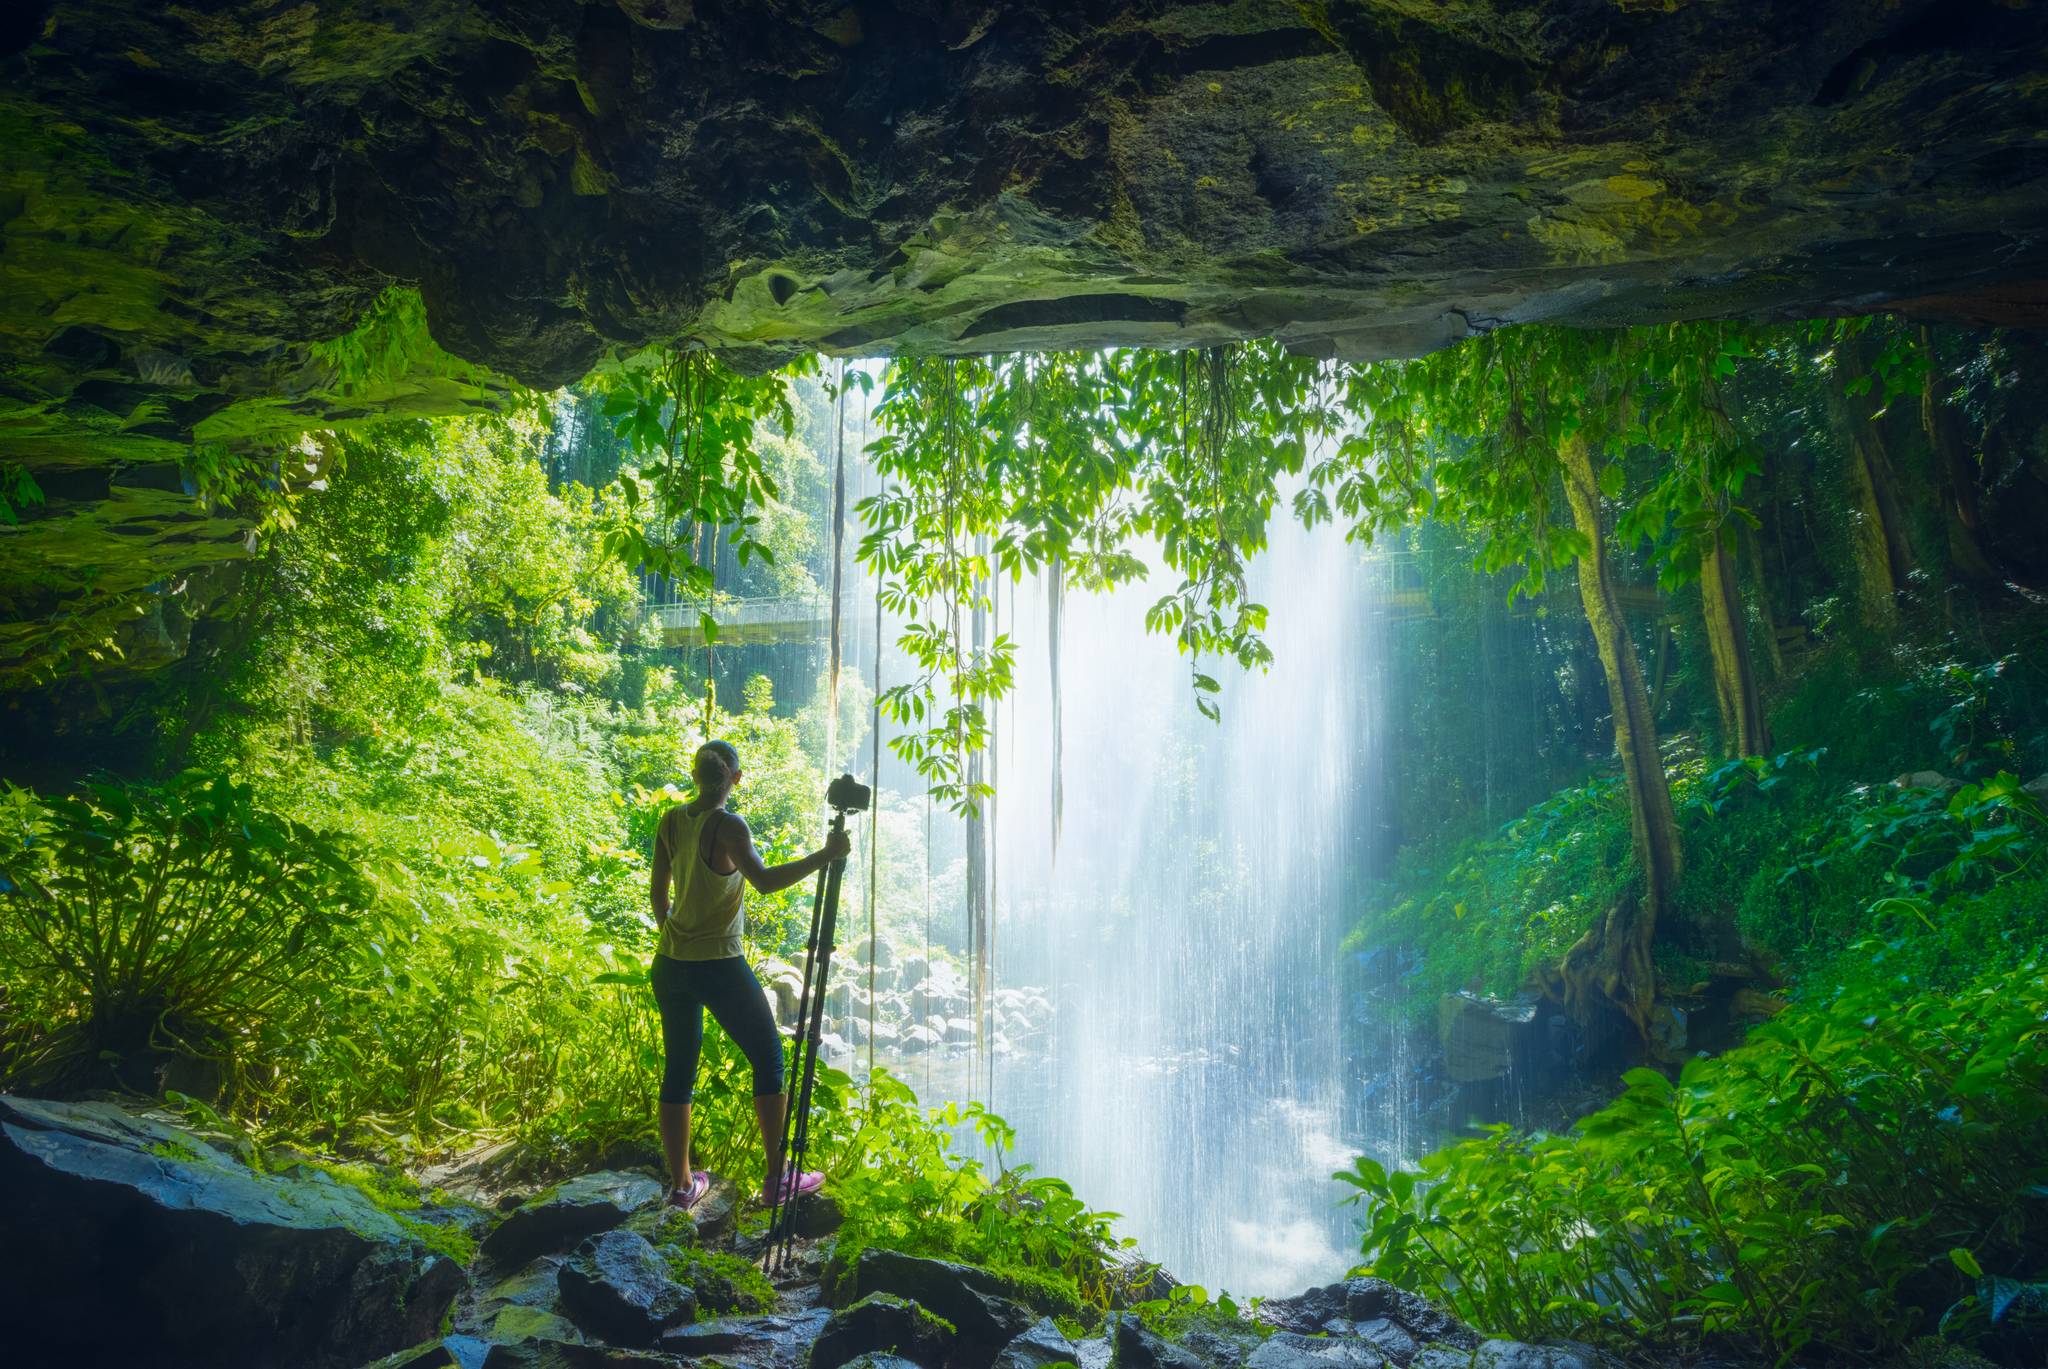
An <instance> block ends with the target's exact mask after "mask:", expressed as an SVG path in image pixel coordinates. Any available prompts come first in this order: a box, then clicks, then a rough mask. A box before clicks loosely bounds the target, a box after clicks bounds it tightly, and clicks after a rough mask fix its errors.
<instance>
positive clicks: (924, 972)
mask: <svg viewBox="0 0 2048 1369" xmlns="http://www.w3.org/2000/svg"><path fill="white" fill-rule="evenodd" d="M931 974H932V963H931V961H929V960H927V959H925V958H924V957H923V956H921V955H907V956H905V957H903V963H902V964H900V965H898V966H897V967H896V987H897V988H899V989H914V988H916V987H917V986H918V985H920V984H922V983H924V982H925V981H926V980H927V979H929V978H931Z"/></svg>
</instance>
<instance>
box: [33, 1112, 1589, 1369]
mask: <svg viewBox="0 0 2048 1369" xmlns="http://www.w3.org/2000/svg"><path fill="white" fill-rule="evenodd" d="M267 1167H268V1168H269V1169H270V1170H271V1171H272V1172H259V1171H258V1170H256V1169H254V1168H252V1167H250V1165H248V1164H247V1163H245V1161H244V1160H243V1158H241V1157H240V1156H238V1155H237V1154H235V1153H233V1151H231V1150H230V1149H228V1148H225V1147H223V1146H220V1145H216V1144H214V1143H212V1142H210V1141H207V1140H206V1139H204V1138H202V1137H199V1136H197V1135H194V1134H193V1133H191V1132H190V1131H188V1130H185V1129H184V1128H181V1127H179V1126H176V1125H173V1124H171V1123H169V1122H168V1121H165V1120H163V1119H160V1118H156V1117H152V1116H146V1115H137V1114H135V1113H132V1112H130V1111H127V1110H124V1109H122V1108H120V1107H117V1106H114V1105H112V1104H107V1103H84V1104H74V1103H47V1102H40V1101H35V1100H28V1099H18V1098H9V1097H4V1096H0V1181H4V1183H5V1191H6V1193H7V1194H8V1200H9V1201H8V1203H7V1204H6V1205H5V1206H4V1207H0V1335H4V1336H5V1337H6V1338H7V1339H6V1343H7V1344H8V1345H9V1347H10V1351H11V1352H14V1358H13V1359H12V1360H11V1361H10V1362H21V1363H30V1364H40V1363H57V1362H62V1363H66V1364H76V1365H88V1366H89V1365H101V1364H109V1365H112V1364H120V1365H124V1366H125V1365H131V1364H148V1365H166V1366H172V1369H183V1366H188V1365H189V1366H198V1365H214V1364H236V1365H250V1366H258V1367H259V1369H260V1367H261V1366H269V1365H279V1366H283V1365H292V1366H301V1365H305V1366H313V1369H326V1367H327V1366H334V1367H335V1369H356V1366H365V1367H366V1369H368V1367H374V1369H434V1367H435V1366H459V1369H595V1367H600V1366H611V1367H614V1369H620V1367H622V1369H638V1367H640V1366H654V1365H661V1366H671V1367H674V1366H688V1365H706V1366H709V1365H725V1366H747V1367H748V1369H842V1366H849V1365H864V1366H868V1369H901V1366H905V1365H911V1366H916V1369H990V1367H991V1366H993V1369H1049V1366H1052V1365H1058V1364H1071V1365H1075V1366H1078V1369H1383V1366H1389V1365H1391V1366H1394V1367H1395V1369H1614V1361H1612V1360H1611V1359H1610V1358H1609V1357H1607V1356H1605V1355H1603V1354H1602V1353H1600V1352H1598V1351H1596V1350H1593V1349H1590V1348H1588V1347H1585V1346H1580V1345H1572V1344H1566V1343H1557V1344H1548V1345H1530V1344H1524V1343H1522V1342H1517V1341H1508V1340H1499V1339H1482V1337H1481V1336H1480V1335H1479V1334H1478V1333H1476V1332H1475V1331H1473V1330H1472V1329H1471V1328H1469V1327H1467V1326H1465V1325H1464V1324H1463V1323H1461V1322H1460V1321H1458V1320H1457V1319H1456V1318H1455V1317H1452V1316H1450V1315H1449V1314H1448V1313H1446V1312H1444V1311H1443V1310H1442V1309H1441V1308H1439V1307H1436V1306H1435V1305H1434V1304H1432V1303H1430V1302H1429V1301H1427V1300H1426V1299H1423V1298H1420V1297H1417V1296H1415V1295H1414V1294H1412V1293H1408V1292H1405V1291H1403V1290H1401V1289H1399V1288H1396V1287H1395V1286H1393V1285H1392V1284H1389V1283H1386V1282H1384V1281H1383V1280H1379V1279H1371V1278H1353V1279H1347V1280H1344V1281H1343V1282H1340V1283H1332V1284H1326V1285H1324V1286H1322V1287H1319V1288H1311V1289H1307V1290H1305V1291H1303V1292H1302V1293H1300V1294H1297V1295H1295V1296H1293V1297H1287V1298H1270V1299H1267V1300H1265V1301H1264V1302H1263V1303H1262V1304H1261V1305H1260V1307H1259V1310H1258V1313H1257V1318H1256V1321H1250V1320H1240V1319H1233V1318H1231V1317H1228V1316H1225V1315H1223V1314H1221V1313H1219V1312H1214V1311H1213V1310H1212V1311H1211V1312H1209V1313H1206V1314H1204V1315H1201V1316H1197V1317H1192V1318H1184V1319H1180V1323H1181V1324H1179V1325H1177V1326H1173V1325H1171V1324H1169V1326H1170V1329H1168V1330H1167V1331H1165V1332H1162V1330H1161V1329H1160V1326H1159V1325H1154V1324H1149V1323H1147V1322H1146V1321H1144V1320H1142V1319H1141V1318H1140V1317H1139V1316H1137V1315H1136V1314H1134V1313H1130V1312H1114V1313H1110V1314H1109V1315H1108V1316H1106V1317H1104V1318H1102V1319H1101V1320H1100V1322H1099V1323H1091V1324H1089V1325H1088V1326H1087V1327H1086V1334H1083V1335H1081V1336H1080V1337H1079V1338H1078V1339H1076V1338H1071V1337H1070V1336H1069V1334H1068V1332H1069V1331H1071V1330H1074V1329H1075V1328H1074V1327H1073V1325H1072V1323H1065V1325H1066V1327H1067V1329H1066V1330H1063V1329H1062V1323H1061V1322H1060V1321H1057V1320H1055V1318H1054V1316H1053V1315H1051V1314H1052V1313H1054V1312H1055V1311H1061V1312H1063V1314H1064V1313H1070V1312H1071V1311H1072V1310H1073V1309H1071V1308H1066V1309H1058V1308H1054V1307H1051V1306H1042V1305H1041V1306H1034V1305H1033V1304H1034V1302H1037V1303H1043V1302H1044V1301H1045V1299H1046V1298H1047V1297H1048V1296H1050V1295H1048V1294H1047V1293H1046V1292H1045V1290H1043V1289H1034V1288H1033V1287H1032V1286H1031V1285H1030V1284H1028V1283H1015V1282H1012V1281H1011V1280H1008V1279H1006V1278H1004V1277H1003V1276H1002V1275H1000V1274H998V1273H995V1272H993V1271H991V1270H988V1269H983V1268H980V1267H978V1266H975V1265H969V1264H963V1263H959V1262H956V1261H949V1260H936V1259H924V1258H919V1257H915V1256H909V1255H904V1254H901V1253H898V1252H894V1251H888V1250H880V1249H873V1248H868V1249H863V1250H860V1251H858V1252H849V1253H848V1255H847V1256H846V1257H841V1256H838V1255H835V1254H834V1251H833V1242H832V1239H831V1238H830V1237H824V1238H810V1237H805V1238H800V1239H799V1240H798V1241H797V1242H796V1243H795V1245H794V1248H793V1250H792V1252H791V1260H790V1262H789V1264H788V1265H787V1267H786V1269H784V1270H783V1271H782V1272H780V1273H779V1274H778V1276H777V1277H776V1279H775V1280H774V1281H773V1283H772V1286H771V1284H770V1283H769V1282H767V1281H764V1280H763V1279H762V1278H761V1277H760V1276H759V1274H758V1272H757V1271H758V1265H756V1264H753V1263H751V1260H752V1258H753V1257H755V1256H758V1254H759V1247H760V1238H759V1236H758V1234H757V1232H758V1218H759V1213H758V1211H757V1208H756V1205H754V1204H752V1203H750V1202H747V1201H746V1200H744V1199H742V1198H740V1197H739V1195H738V1194H737V1193H734V1192H733V1191H732V1189H731V1186H730V1185H723V1184H721V1186H722V1188H723V1189H724V1191H725V1192H727V1193H729V1194H731V1195H732V1205H733V1209H734V1213H733V1216H732V1217H731V1219H730V1220H729V1221H728V1222H727V1223H726V1224H725V1229H724V1231H723V1233H722V1234H720V1235H718V1236H716V1237H714V1236H711V1235H709V1234H707V1230H706V1227H705V1226H704V1225H703V1224H701V1223H700V1222H698V1221H695V1220H692V1218H691V1217H690V1216H689V1215H688V1214H685V1213H682V1212H678V1211H676V1210H674V1209H671V1208H667V1207H665V1206H663V1205H661V1203H660V1201H659V1200H660V1198H661V1196H662V1194H661V1185H660V1184H659V1182H658V1181H656V1180H655V1179H654V1178H653V1177H652V1176H651V1175H639V1174H633V1173H630V1172H623V1171H604V1172H599V1173H595V1174H588V1175H583V1176H580V1177H578V1178H576V1179H572V1180H570V1181H568V1182H566V1183H563V1184H560V1185H557V1186H556V1187H554V1188H552V1189H549V1190H547V1191H546V1192H544V1193H542V1194H540V1195H538V1196H536V1197H534V1198H531V1199H529V1200H527V1201H526V1202H524V1203H516V1204H508V1206H509V1207H510V1211H509V1213H508V1214H507V1215H505V1216H504V1217H503V1218H502V1219H501V1220H500V1221H499V1223H498V1225H497V1226H496V1227H495V1229H493V1230H492V1231H491V1232H490V1233H489V1234H488V1236H487V1237H486V1238H485V1240H484V1243H483V1249H482V1251H481V1252H480V1253H479V1254H478V1256H477V1257H476V1259H475V1260H474V1261H472V1262H471V1264H470V1267H469V1268H468V1269H467V1270H465V1269H464V1268H463V1267H462V1266H461V1265H459V1264H457V1263H456V1262H455V1261H453V1260H451V1259H448V1258H445V1257H443V1256H440V1255H435V1254H433V1253H432V1252H430V1251H428V1250H426V1249H425V1248H424V1247H422V1246H421V1245H420V1244H419V1242H418V1241H417V1239H416V1236H417V1234H418V1232H417V1224H418V1223H419V1222H420V1221H421V1220H422V1219H421V1218H420V1217H418V1216H416V1215H413V1214H412V1213H407V1214H404V1215H405V1217H406V1222H401V1221H400V1220H398V1218H397V1217H394V1216H393V1215H392V1214H391V1213H388V1212H386V1211H384V1210H383V1209H380V1208H379V1207H377V1206H376V1205H375V1204H373V1203H372V1202H371V1201H370V1200H369V1199H368V1198H367V1197H366V1196H365V1194H364V1192H363V1191H361V1190H359V1189H357V1188H355V1187H352V1186H350V1185H347V1184H342V1183H338V1182H336V1181H335V1180H334V1179H332V1178H331V1177H329V1176H328V1175H326V1174H325V1173H323V1172H322V1171H320V1170H318V1169H317V1168H315V1167H313V1166H312V1165H310V1164H303V1163H302V1164H293V1165H289V1166H287V1167H285V1168H284V1169H282V1170H278V1169H277V1168H276V1165H275V1157H272V1158H271V1162H270V1164H269V1165H268V1166H267ZM441 1196H442V1197H445V1195H441ZM437 1201H439V1199H437ZM440 1205H441V1207H443V1208H445V1209H446V1210H447V1211H449V1212H451V1213H454V1214H456V1215H458V1216H460V1217H461V1218H463V1219H464V1220H466V1221H483V1220H488V1218H486V1217H484V1216H483V1214H482V1213H481V1210H480V1209H476V1208H473V1207H469V1206H466V1205H462V1204H455V1203H447V1202H441V1204H440ZM431 1206H432V1205H430V1206H429V1207H423V1208H421V1209H416V1210H415V1211H416V1212H425V1211H428V1210H430V1208H431ZM407 1222H409V1223H413V1224H414V1225H412V1226H408V1225H407V1224H406V1223H407ZM593 1225H596V1226H598V1227H599V1229H597V1230H589V1229H587V1228H590V1227H591V1226H593ZM508 1229H509V1230H510V1231H511V1233H512V1234H511V1236H509V1237H508V1236H506V1235H505V1234H504V1233H505V1232H506V1231H507V1230H508ZM579 1232H580V1233H581V1234H577V1233H579ZM747 1233H756V1234H747ZM1161 1279H1162V1281H1163V1282H1162V1287H1170V1286H1171V1282H1170V1280H1164V1278H1163V1275H1162V1276H1161ZM721 1289H722V1290H723V1291H719V1290H721ZM828 1293H829V1295H830V1297H831V1300H832V1301H833V1302H835V1303H837V1304H839V1305H838V1306H837V1307H836V1309H835V1308H834V1307H828V1306H826V1305H825V1301H826V1299H827V1296H828Z"/></svg>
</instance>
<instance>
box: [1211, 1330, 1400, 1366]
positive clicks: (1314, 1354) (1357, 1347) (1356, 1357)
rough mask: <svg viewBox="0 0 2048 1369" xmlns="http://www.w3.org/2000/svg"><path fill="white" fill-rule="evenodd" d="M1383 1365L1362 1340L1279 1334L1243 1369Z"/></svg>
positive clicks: (1382, 1358) (1377, 1353)
mask: <svg viewBox="0 0 2048 1369" xmlns="http://www.w3.org/2000/svg"><path fill="white" fill-rule="evenodd" d="M1386 1363H1387V1357H1386V1356H1385V1355H1383V1354H1381V1353H1380V1351H1379V1350H1378V1348H1377V1347H1375V1346H1373V1345H1371V1344H1369V1343H1367V1342H1365V1341H1362V1340H1353V1339H1350V1338H1348V1337H1343V1336H1304V1335H1302V1334H1300V1333H1299V1332H1295V1331H1279V1332H1275V1333H1274V1335H1273V1336H1272V1337H1271V1338H1270V1339H1268V1340H1267V1341H1266V1342H1265V1344H1263V1345H1261V1346H1259V1347H1258V1348H1257V1349H1256V1350H1254V1351H1252V1353H1251V1354H1250V1355H1249V1356H1248V1357H1246V1359H1245V1362H1244V1369H1384V1366H1385V1365H1386Z"/></svg>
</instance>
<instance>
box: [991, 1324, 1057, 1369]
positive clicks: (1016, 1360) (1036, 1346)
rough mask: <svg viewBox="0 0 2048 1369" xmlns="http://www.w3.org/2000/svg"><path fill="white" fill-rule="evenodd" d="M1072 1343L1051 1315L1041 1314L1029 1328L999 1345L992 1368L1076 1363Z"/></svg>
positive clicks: (1043, 1368) (1035, 1368)
mask: <svg viewBox="0 0 2048 1369" xmlns="http://www.w3.org/2000/svg"><path fill="white" fill-rule="evenodd" d="M1076 1353H1077V1352H1076V1351H1075V1349H1074V1345H1073V1342H1071V1341H1069V1340H1068V1339H1067V1338H1066V1336H1065V1335H1063V1334H1061V1332H1060V1328H1059V1327H1058V1326H1057V1325H1056V1324H1055V1323H1054V1322H1053V1319H1052V1318H1051V1317H1042V1318H1040V1319H1039V1320H1038V1321H1037V1322H1035V1323H1033V1324H1032V1326H1031V1327H1030V1329H1029V1330H1027V1331H1025V1332H1024V1333H1023V1334H1022V1335H1020V1336H1018V1337H1017V1338H1016V1339H1015V1340H1012V1341H1011V1342H1010V1343H1009V1344H1008V1345H1006V1346H1004V1347H1003V1350H1002V1353H1001V1354H999V1355H997V1356H996V1359H995V1369H1046V1366H1048V1365H1054V1364H1073V1363H1076Z"/></svg>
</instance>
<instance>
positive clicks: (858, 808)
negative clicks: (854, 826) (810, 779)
mask: <svg viewBox="0 0 2048 1369" xmlns="http://www.w3.org/2000/svg"><path fill="white" fill-rule="evenodd" d="M874 798H875V791H874V790H872V789H870V788H868V786H866V785H865V784H862V783H861V782H860V781H859V780H857V779H855V778H854V777H853V776H851V775H841V776H840V777H839V778H838V779H836V780H834V781H832V783H831V785H830V786H829V787H827V789H826V790H825V802H826V803H828V804H830V805H831V806H832V807H833V808H834V809H836V810H837V811H839V812H841V813H865V812H867V811H868V805H869V804H870V803H872V802H874Z"/></svg>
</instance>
